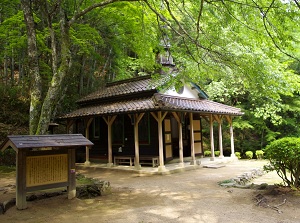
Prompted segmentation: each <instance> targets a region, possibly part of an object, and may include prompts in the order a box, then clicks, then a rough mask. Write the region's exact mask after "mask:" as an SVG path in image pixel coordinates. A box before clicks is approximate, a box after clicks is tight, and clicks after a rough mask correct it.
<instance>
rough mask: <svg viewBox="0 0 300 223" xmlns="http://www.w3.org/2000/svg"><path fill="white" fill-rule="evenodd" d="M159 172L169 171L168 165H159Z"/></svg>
mask: <svg viewBox="0 0 300 223" xmlns="http://www.w3.org/2000/svg"><path fill="white" fill-rule="evenodd" d="M157 171H158V172H165V171H167V169H166V167H165V166H159V167H158V169H157Z"/></svg>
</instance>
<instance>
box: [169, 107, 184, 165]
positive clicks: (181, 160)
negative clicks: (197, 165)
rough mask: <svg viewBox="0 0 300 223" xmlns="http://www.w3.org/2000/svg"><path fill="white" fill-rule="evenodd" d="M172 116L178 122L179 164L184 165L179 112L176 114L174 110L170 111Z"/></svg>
mask: <svg viewBox="0 0 300 223" xmlns="http://www.w3.org/2000/svg"><path fill="white" fill-rule="evenodd" d="M172 114H173V116H174V118H175V119H176V121H177V123H178V135H179V165H180V166H182V167H183V166H184V163H183V140H182V122H183V120H182V116H181V114H180V113H179V114H177V113H176V112H172Z"/></svg>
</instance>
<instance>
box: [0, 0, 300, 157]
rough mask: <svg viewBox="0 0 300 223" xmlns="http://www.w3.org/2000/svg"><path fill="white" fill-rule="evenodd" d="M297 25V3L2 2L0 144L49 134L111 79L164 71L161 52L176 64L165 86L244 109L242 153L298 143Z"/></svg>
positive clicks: (239, 136)
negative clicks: (195, 88)
mask: <svg viewBox="0 0 300 223" xmlns="http://www.w3.org/2000/svg"><path fill="white" fill-rule="evenodd" d="M299 24H300V1H299V0H272V1H271V0H197V1H194V0H188V1H185V0H160V1H158V0H140V1H138V0H103V1H99V0H98V1H97V0H90V1H88V0H86V1H84V0H55V1H50V0H21V1H20V0H2V1H1V2H0V42H1V45H0V68H1V69H0V104H1V107H0V111H1V112H0V142H2V141H3V140H4V138H5V137H6V136H7V135H8V134H45V133H47V129H48V124H49V123H50V122H52V121H54V120H55V117H56V116H57V115H59V114H63V113H66V112H69V111H72V110H74V109H75V108H76V103H75V102H76V100H78V99H79V98H81V97H83V96H84V95H86V94H88V93H90V92H92V91H94V90H95V89H97V88H101V87H103V86H104V85H105V83H106V82H109V81H114V80H121V79H126V78H130V77H136V76H141V75H145V74H151V75H153V76H156V75H158V74H159V73H160V72H161V70H163V69H164V68H163V67H162V66H161V65H160V64H159V63H157V58H156V57H157V54H158V53H170V54H171V55H172V57H173V59H174V62H175V64H176V68H177V69H176V73H171V74H169V77H170V78H168V82H167V83H165V85H164V86H162V87H164V88H166V87H170V86H175V88H179V87H180V84H181V83H182V82H181V81H182V80H191V81H193V82H195V83H197V84H199V85H200V86H201V88H202V89H203V90H204V91H205V92H206V93H207V94H208V95H209V96H210V99H211V100H214V101H218V102H221V103H224V104H228V105H232V106H236V107H240V108H241V109H242V111H243V112H245V115H244V116H242V117H239V118H235V121H234V129H235V130H234V131H235V149H236V151H239V152H241V153H242V154H244V153H245V151H249V150H250V151H256V150H260V149H263V148H265V146H266V145H268V144H269V143H270V142H272V141H274V140H275V139H278V138H282V137H286V136H295V137H299V136H300V130H299V127H298V126H299V122H300V97H299V89H300V88H299V83H300V81H299V80H300V79H299V75H300V26H299ZM162 40H165V41H167V42H169V43H170V44H171V48H170V51H169V52H165V51H164V49H163V47H162V44H161V41H162ZM203 123H204V124H205V122H203ZM215 129H216V131H217V128H215ZM208 134H209V133H208V132H207V135H208ZM223 134H224V135H225V136H223V139H224V143H223V144H224V148H225V153H226V148H230V142H229V137H227V136H226V134H229V133H227V132H224V133H223ZM216 135H217V134H216ZM215 140H217V139H215ZM227 140H228V141H227ZM207 149H208V148H207Z"/></svg>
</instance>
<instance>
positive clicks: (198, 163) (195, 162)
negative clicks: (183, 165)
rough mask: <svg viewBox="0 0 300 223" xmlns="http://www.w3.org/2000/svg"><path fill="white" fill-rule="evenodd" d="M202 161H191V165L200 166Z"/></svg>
mask: <svg viewBox="0 0 300 223" xmlns="http://www.w3.org/2000/svg"><path fill="white" fill-rule="evenodd" d="M200 164H201V161H200V160H191V162H190V165H192V166H195V165H198V166H199V165H200Z"/></svg>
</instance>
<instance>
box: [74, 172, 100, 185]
mask: <svg viewBox="0 0 300 223" xmlns="http://www.w3.org/2000/svg"><path fill="white" fill-rule="evenodd" d="M94 183H95V180H94V179H92V178H88V177H85V176H84V175H82V174H77V175H76V184H77V185H92V184H94Z"/></svg>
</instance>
